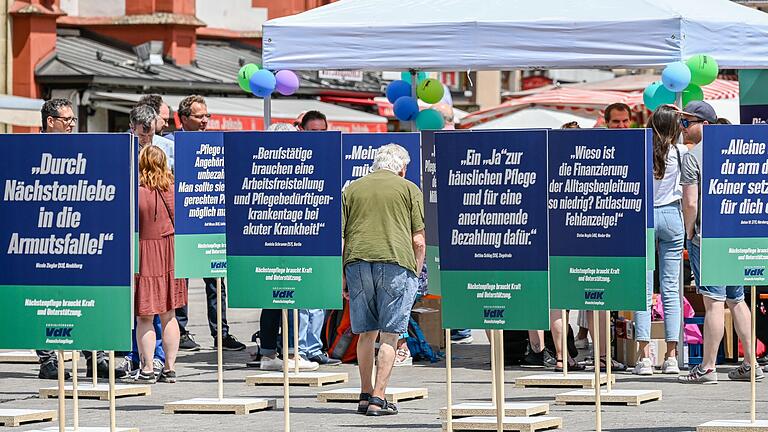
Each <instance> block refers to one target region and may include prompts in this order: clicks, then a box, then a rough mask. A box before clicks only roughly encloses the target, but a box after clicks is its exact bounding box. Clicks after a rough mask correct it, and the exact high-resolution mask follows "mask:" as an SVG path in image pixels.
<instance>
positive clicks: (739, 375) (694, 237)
mask: <svg viewBox="0 0 768 432" xmlns="http://www.w3.org/2000/svg"><path fill="white" fill-rule="evenodd" d="M682 114H683V118H682V119H681V120H680V123H681V124H682V126H683V137H684V138H685V140H686V142H688V141H690V142H692V143H694V144H696V145H695V147H693V148H692V149H691V150H690V151H689V152H688V153H686V154H685V156H683V169H682V174H681V177H680V184H681V185H683V220H684V222H685V235H686V237H685V238H686V240H687V242H688V257H689V259H690V262H691V270H693V276H694V279H695V280H696V289H697V291H698V292H699V294H701V296H702V298H703V299H704V309H705V315H704V355H703V359H702V362H701V364H699V365H697V366H696V367H694V368H693V369H691V371H690V373H688V375H682V376H680V377H679V378H678V379H679V381H680V382H681V383H685V384H716V383H717V369H716V364H715V362H716V361H717V351H718V348H719V347H720V341H721V340H722V339H723V331H724V330H723V329H724V325H725V304H726V303H727V304H728V307H729V308H730V309H731V315H732V316H733V326H734V328H735V329H736V333H737V334H738V335H739V339H741V340H742V341H748V340H749V337H750V331H751V318H750V313H749V306H747V305H746V303H744V287H743V286H701V283H700V280H701V279H700V275H701V268H700V265H701V261H700V256H699V254H700V251H701V249H700V248H701V161H702V155H703V146H702V145H701V142H702V138H703V134H702V132H703V128H704V125H708V124H716V123H717V114H715V110H714V109H713V108H712V106H711V105H709V104H708V103H706V102H702V101H694V102H690V103H689V104H688V105H686V106H685V109H684V110H683V113H682ZM743 346H744V362H743V363H742V364H741V365H740V366H739V367H738V368H736V369H734V370H732V371H730V372H728V378H729V379H730V380H732V381H749V380H750V369H751V365H750V359H751V358H752V345H751V344H743ZM755 373H756V378H757V379H758V380H761V379H763V371H762V370H760V369H757V370H756V371H755Z"/></svg>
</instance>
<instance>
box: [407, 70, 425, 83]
mask: <svg viewBox="0 0 768 432" xmlns="http://www.w3.org/2000/svg"><path fill="white" fill-rule="evenodd" d="M400 79H401V80H403V81H405V82H407V83H408V84H410V83H411V73H410V72H408V71H405V72H400ZM425 79H427V73H426V72H418V73H417V74H416V83H417V84H418V83H420V82H422V81H424V80H425Z"/></svg>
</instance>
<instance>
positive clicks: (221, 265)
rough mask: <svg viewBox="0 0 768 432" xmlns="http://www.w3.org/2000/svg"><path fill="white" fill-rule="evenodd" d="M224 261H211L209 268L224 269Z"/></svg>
mask: <svg viewBox="0 0 768 432" xmlns="http://www.w3.org/2000/svg"><path fill="white" fill-rule="evenodd" d="M226 268H227V262H226V261H211V270H226Z"/></svg>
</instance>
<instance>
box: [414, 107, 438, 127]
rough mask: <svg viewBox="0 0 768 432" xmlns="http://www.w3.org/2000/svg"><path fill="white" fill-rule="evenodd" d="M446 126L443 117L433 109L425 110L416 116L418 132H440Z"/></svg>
mask: <svg viewBox="0 0 768 432" xmlns="http://www.w3.org/2000/svg"><path fill="white" fill-rule="evenodd" d="M443 126H445V119H444V118H443V115H442V114H440V113H439V112H437V110H433V109H432V108H429V109H425V110H424V111H422V112H420V113H419V115H418V116H416V128H417V129H418V130H439V129H442V128H443Z"/></svg>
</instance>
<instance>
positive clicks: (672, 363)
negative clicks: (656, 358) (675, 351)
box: [661, 357, 680, 375]
mask: <svg viewBox="0 0 768 432" xmlns="http://www.w3.org/2000/svg"><path fill="white" fill-rule="evenodd" d="M661 373H663V374H667V375H680V367H679V366H678V365H677V359H676V358H674V357H667V359H666V360H664V364H662V365H661Z"/></svg>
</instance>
